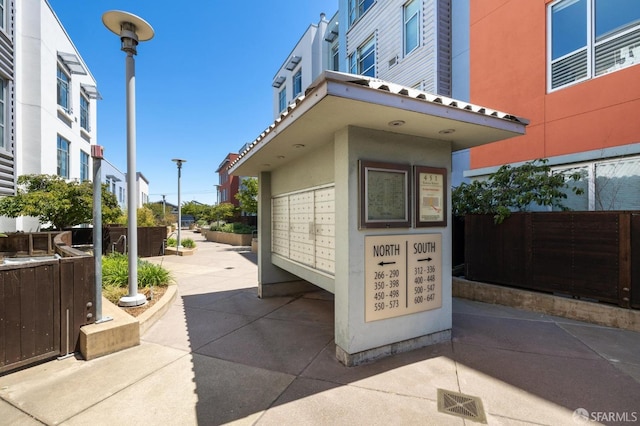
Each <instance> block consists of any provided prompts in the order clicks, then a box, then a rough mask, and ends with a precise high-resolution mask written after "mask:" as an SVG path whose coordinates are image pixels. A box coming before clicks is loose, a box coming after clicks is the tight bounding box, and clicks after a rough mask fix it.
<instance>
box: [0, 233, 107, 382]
mask: <svg viewBox="0 0 640 426" xmlns="http://www.w3.org/2000/svg"><path fill="white" fill-rule="evenodd" d="M42 234H48V236H47V238H48V240H47V238H42ZM57 234H58V233H38V234H37V235H36V236H35V240H32V243H29V242H28V241H29V235H30V234H15V235H16V238H14V241H15V242H16V246H11V245H9V244H6V243H7V242H8V241H9V240H6V241H4V243H5V244H6V245H5V246H4V249H5V253H12V252H17V253H21V254H22V255H23V256H24V255H25V254H28V253H24V250H22V249H24V248H25V247H27V251H30V250H28V247H30V246H31V247H38V245H39V244H43V247H48V246H49V244H52V246H53V251H52V253H32V254H36V255H37V254H53V253H57V254H59V255H60V256H63V257H62V258H60V259H56V258H50V259H48V260H37V261H36V260H28V259H26V258H25V259H23V260H24V262H23V263H13V264H12V263H7V264H3V265H0V373H3V372H6V371H10V370H14V369H16V368H20V367H24V366H26V365H30V364H33V363H36V362H40V361H42V360H46V359H50V358H55V357H57V356H59V355H65V354H68V353H72V352H75V351H77V350H79V339H80V327H81V326H83V325H85V324H91V323H93V322H95V298H96V294H95V265H94V261H93V257H92V256H87V255H86V254H84V253H82V252H79V251H74V250H73V249H71V247H70V246H69V242H70V241H71V238H70V236H68V237H65V236H64V233H63V234H62V235H57ZM12 237H13V235H10V236H9V238H12ZM52 238H55V242H53V243H52V240H51V239H52ZM2 240H4V238H3V239H2ZM25 241H26V242H27V243H26V245H25ZM46 241H48V242H46ZM45 242H46V244H45ZM38 251H39V250H38V249H36V252H38ZM19 256H20V254H19Z"/></svg>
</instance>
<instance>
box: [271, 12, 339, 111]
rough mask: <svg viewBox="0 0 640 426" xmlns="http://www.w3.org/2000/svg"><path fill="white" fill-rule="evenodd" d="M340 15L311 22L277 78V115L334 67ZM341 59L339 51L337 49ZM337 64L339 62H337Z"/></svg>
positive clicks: (274, 80)
mask: <svg viewBox="0 0 640 426" xmlns="http://www.w3.org/2000/svg"><path fill="white" fill-rule="evenodd" d="M337 35H338V22H337V14H336V16H335V17H334V18H333V19H332V20H331V21H327V19H326V15H325V14H324V13H321V14H320V21H319V22H318V23H317V24H311V25H309V27H308V28H307V30H306V31H305V32H304V34H303V35H302V37H301V38H300V40H299V41H298V43H297V44H296V46H295V47H294V48H293V50H292V51H291V53H289V55H288V56H287V58H286V60H285V61H284V63H283V64H282V66H281V67H280V69H279V70H278V72H277V73H276V75H275V76H274V77H273V83H272V84H271V85H272V87H273V116H274V117H277V116H279V115H280V113H282V111H284V110H285V109H286V108H287V105H289V104H290V103H291V102H292V101H293V100H295V99H296V98H297V97H298V96H300V95H301V94H303V92H304V89H306V88H307V87H308V86H309V85H310V84H311V83H312V82H313V80H315V79H316V77H318V76H319V75H320V74H321V73H322V71H324V70H326V69H331V70H334V71H337V68H336V69H333V67H332V65H333V64H332V63H331V62H330V59H329V58H331V57H332V56H331V55H330V53H331V52H332V48H333V47H334V46H337ZM334 53H335V54H336V56H335V58H336V59H337V50H335V52H334ZM336 66H337V62H336Z"/></svg>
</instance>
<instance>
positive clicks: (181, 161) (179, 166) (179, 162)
mask: <svg viewBox="0 0 640 426" xmlns="http://www.w3.org/2000/svg"><path fill="white" fill-rule="evenodd" d="M171 161H173V162H175V163H176V164H177V165H178V168H181V167H182V163H186V162H187V160H183V159H181V158H172V159H171Z"/></svg>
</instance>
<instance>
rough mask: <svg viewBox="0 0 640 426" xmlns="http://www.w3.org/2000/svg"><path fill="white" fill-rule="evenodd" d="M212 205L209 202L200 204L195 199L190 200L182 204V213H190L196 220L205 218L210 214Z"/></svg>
mask: <svg viewBox="0 0 640 426" xmlns="http://www.w3.org/2000/svg"><path fill="white" fill-rule="evenodd" d="M211 209H212V206H210V205H208V204H200V203H196V202H195V201H189V202H188V203H184V204H182V208H181V209H180V210H181V213H182V214H190V215H192V216H193V217H194V218H195V220H196V221H197V220H198V219H202V218H205V217H207V216H209V215H210V212H211Z"/></svg>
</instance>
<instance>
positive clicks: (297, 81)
mask: <svg viewBox="0 0 640 426" xmlns="http://www.w3.org/2000/svg"><path fill="white" fill-rule="evenodd" d="M300 93H302V70H298V72H297V73H295V75H294V76H293V97H294V98H295V97H296V96H298V95H299V94H300Z"/></svg>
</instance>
